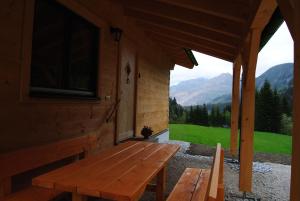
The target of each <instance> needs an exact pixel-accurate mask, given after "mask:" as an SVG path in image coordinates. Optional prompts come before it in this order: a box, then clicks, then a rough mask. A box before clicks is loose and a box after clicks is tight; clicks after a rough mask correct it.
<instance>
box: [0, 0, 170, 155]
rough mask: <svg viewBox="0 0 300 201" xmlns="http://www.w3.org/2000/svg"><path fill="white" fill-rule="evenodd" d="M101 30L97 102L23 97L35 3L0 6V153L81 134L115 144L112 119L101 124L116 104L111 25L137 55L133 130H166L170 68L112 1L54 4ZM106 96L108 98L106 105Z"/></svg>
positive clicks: (23, 1) (69, 0)
mask: <svg viewBox="0 0 300 201" xmlns="http://www.w3.org/2000/svg"><path fill="white" fill-rule="evenodd" d="M59 2H60V3H62V4H64V5H65V6H66V7H68V8H70V9H71V10H73V11H74V12H76V13H77V14H79V15H81V16H83V17H84V18H86V19H88V20H90V21H92V22H93V23H95V24H97V26H100V27H101V47H100V65H99V95H100V97H101V98H102V99H101V100H100V101H86V100H70V99H60V100H56V99H36V98H31V97H29V95H28V92H29V90H28V89H29V81H28V80H29V74H30V57H31V54H30V50H31V31H32V29H31V28H32V19H33V11H34V0H18V1H16V0H15V1H9V0H5V1H2V2H1V7H0V27H1V31H0V44H1V45H0V69H1V73H0V92H1V93H0V111H1V112H0V122H1V124H0V153H3V152H9V151H12V150H16V149H20V148H24V147H30V146H35V145H40V144H47V143H50V142H55V141H59V140H61V139H68V138H73V137H75V136H81V135H86V134H96V135H98V143H99V147H100V148H106V147H109V146H112V145H113V144H114V135H115V119H114V118H112V121H110V122H106V121H105V120H106V118H107V116H108V113H109V111H110V110H111V108H112V107H114V105H115V104H116V96H117V94H116V93H117V92H116V91H117V69H118V68H117V63H118V62H117V61H118V57H117V50H118V45H117V43H116V42H115V41H114V40H113V37H112V35H111V33H110V30H109V28H110V26H115V27H120V28H121V29H122V30H123V34H125V35H126V37H128V38H130V39H131V40H132V41H134V43H135V44H134V45H135V47H136V52H137V53H138V61H139V62H138V65H139V66H138V69H139V70H140V74H141V78H140V79H139V81H138V84H139V85H138V87H137V89H138V97H137V100H136V102H137V103H138V104H137V105H138V106H137V113H136V114H137V115H136V118H137V119H136V122H137V123H136V126H137V130H140V128H141V126H142V125H144V124H145V125H150V126H152V127H153V128H154V130H155V132H157V131H160V130H163V129H165V128H167V126H168V124H167V119H168V116H167V114H168V111H167V110H168V104H167V103H168V83H169V68H170V67H172V65H173V63H172V62H171V61H170V59H168V58H167V57H166V56H165V55H164V54H163V51H162V50H161V49H160V48H159V47H158V46H157V44H155V43H153V42H152V41H151V40H149V39H148V38H147V37H146V36H145V35H144V34H143V32H141V30H139V29H138V28H137V27H136V26H135V22H134V21H133V20H132V19H130V18H128V17H125V16H123V13H124V12H123V8H122V6H121V5H119V4H118V3H117V2H116V1H112V0H102V1H98V0H89V1H85V0H77V1H75V0H59ZM105 96H110V99H107V100H105V99H104V97H105Z"/></svg>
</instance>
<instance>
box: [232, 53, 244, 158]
mask: <svg viewBox="0 0 300 201" xmlns="http://www.w3.org/2000/svg"><path fill="white" fill-rule="evenodd" d="M240 76H241V57H240V56H239V57H238V58H237V59H236V60H235V62H234V64H233V78H232V103H231V125H230V128H231V130H230V132H231V134H230V153H231V155H233V156H236V155H237V154H238V130H239V108H240Z"/></svg>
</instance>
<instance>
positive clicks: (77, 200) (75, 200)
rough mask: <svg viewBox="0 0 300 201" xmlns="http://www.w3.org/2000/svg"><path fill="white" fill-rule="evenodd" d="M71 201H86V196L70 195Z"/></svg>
mask: <svg viewBox="0 0 300 201" xmlns="http://www.w3.org/2000/svg"><path fill="white" fill-rule="evenodd" d="M72 201H87V196H85V195H79V194H77V193H72Z"/></svg>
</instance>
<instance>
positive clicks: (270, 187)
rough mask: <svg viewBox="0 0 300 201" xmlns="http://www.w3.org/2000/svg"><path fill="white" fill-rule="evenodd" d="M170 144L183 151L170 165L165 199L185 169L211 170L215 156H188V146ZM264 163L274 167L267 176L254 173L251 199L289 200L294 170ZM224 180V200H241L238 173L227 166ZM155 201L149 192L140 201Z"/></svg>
mask: <svg viewBox="0 0 300 201" xmlns="http://www.w3.org/2000/svg"><path fill="white" fill-rule="evenodd" d="M167 143H176V144H180V145H181V149H180V151H179V152H178V153H177V154H176V155H175V156H174V157H173V158H172V159H171V161H170V162H169V165H168V177H167V190H166V196H167V195H168V194H169V193H170V192H171V190H172V189H173V187H174V185H175V184H176V183H177V181H178V179H179V177H180V175H181V174H182V173H183V171H184V169H185V168H187V167H198V168H209V167H211V164H212V157H209V156H200V155H189V154H187V152H189V146H190V145H189V143H186V142H177V141H168V142H167ZM261 164H262V165H264V164H266V165H267V166H268V167H271V171H269V172H267V173H258V172H254V173H253V193H251V194H249V196H251V197H255V198H258V199H260V200H262V201H288V200H289V183H290V171H291V167H290V166H289V165H282V164H276V163H261ZM224 177H225V178H224V180H225V200H227V201H238V200H242V199H239V198H236V196H242V194H241V193H240V192H239V191H238V177H239V175H238V171H237V170H234V169H232V168H230V165H229V164H227V163H225V166H224ZM154 200H155V195H154V193H150V192H146V193H145V194H144V195H143V197H142V198H141V201H154ZM245 201H246V200H245Z"/></svg>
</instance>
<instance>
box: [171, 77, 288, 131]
mask: <svg viewBox="0 0 300 201" xmlns="http://www.w3.org/2000/svg"><path fill="white" fill-rule="evenodd" d="M291 102H292V101H291V99H290V98H289V96H287V94H286V92H278V91H277V89H276V88H275V89H272V88H271V85H270V83H269V82H268V81H267V80H266V81H265V82H264V85H263V86H262V88H261V89H259V90H258V89H257V90H256V93H255V130H256V131H267V132H273V133H281V134H286V135H290V134H291V129H292V117H291V116H292V112H291ZM230 112H231V104H230V103H228V104H214V105H211V104H203V105H195V106H188V107H183V106H181V105H180V104H178V103H177V100H176V98H169V122H170V123H182V124H194V125H202V126H210V127H230Z"/></svg>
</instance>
